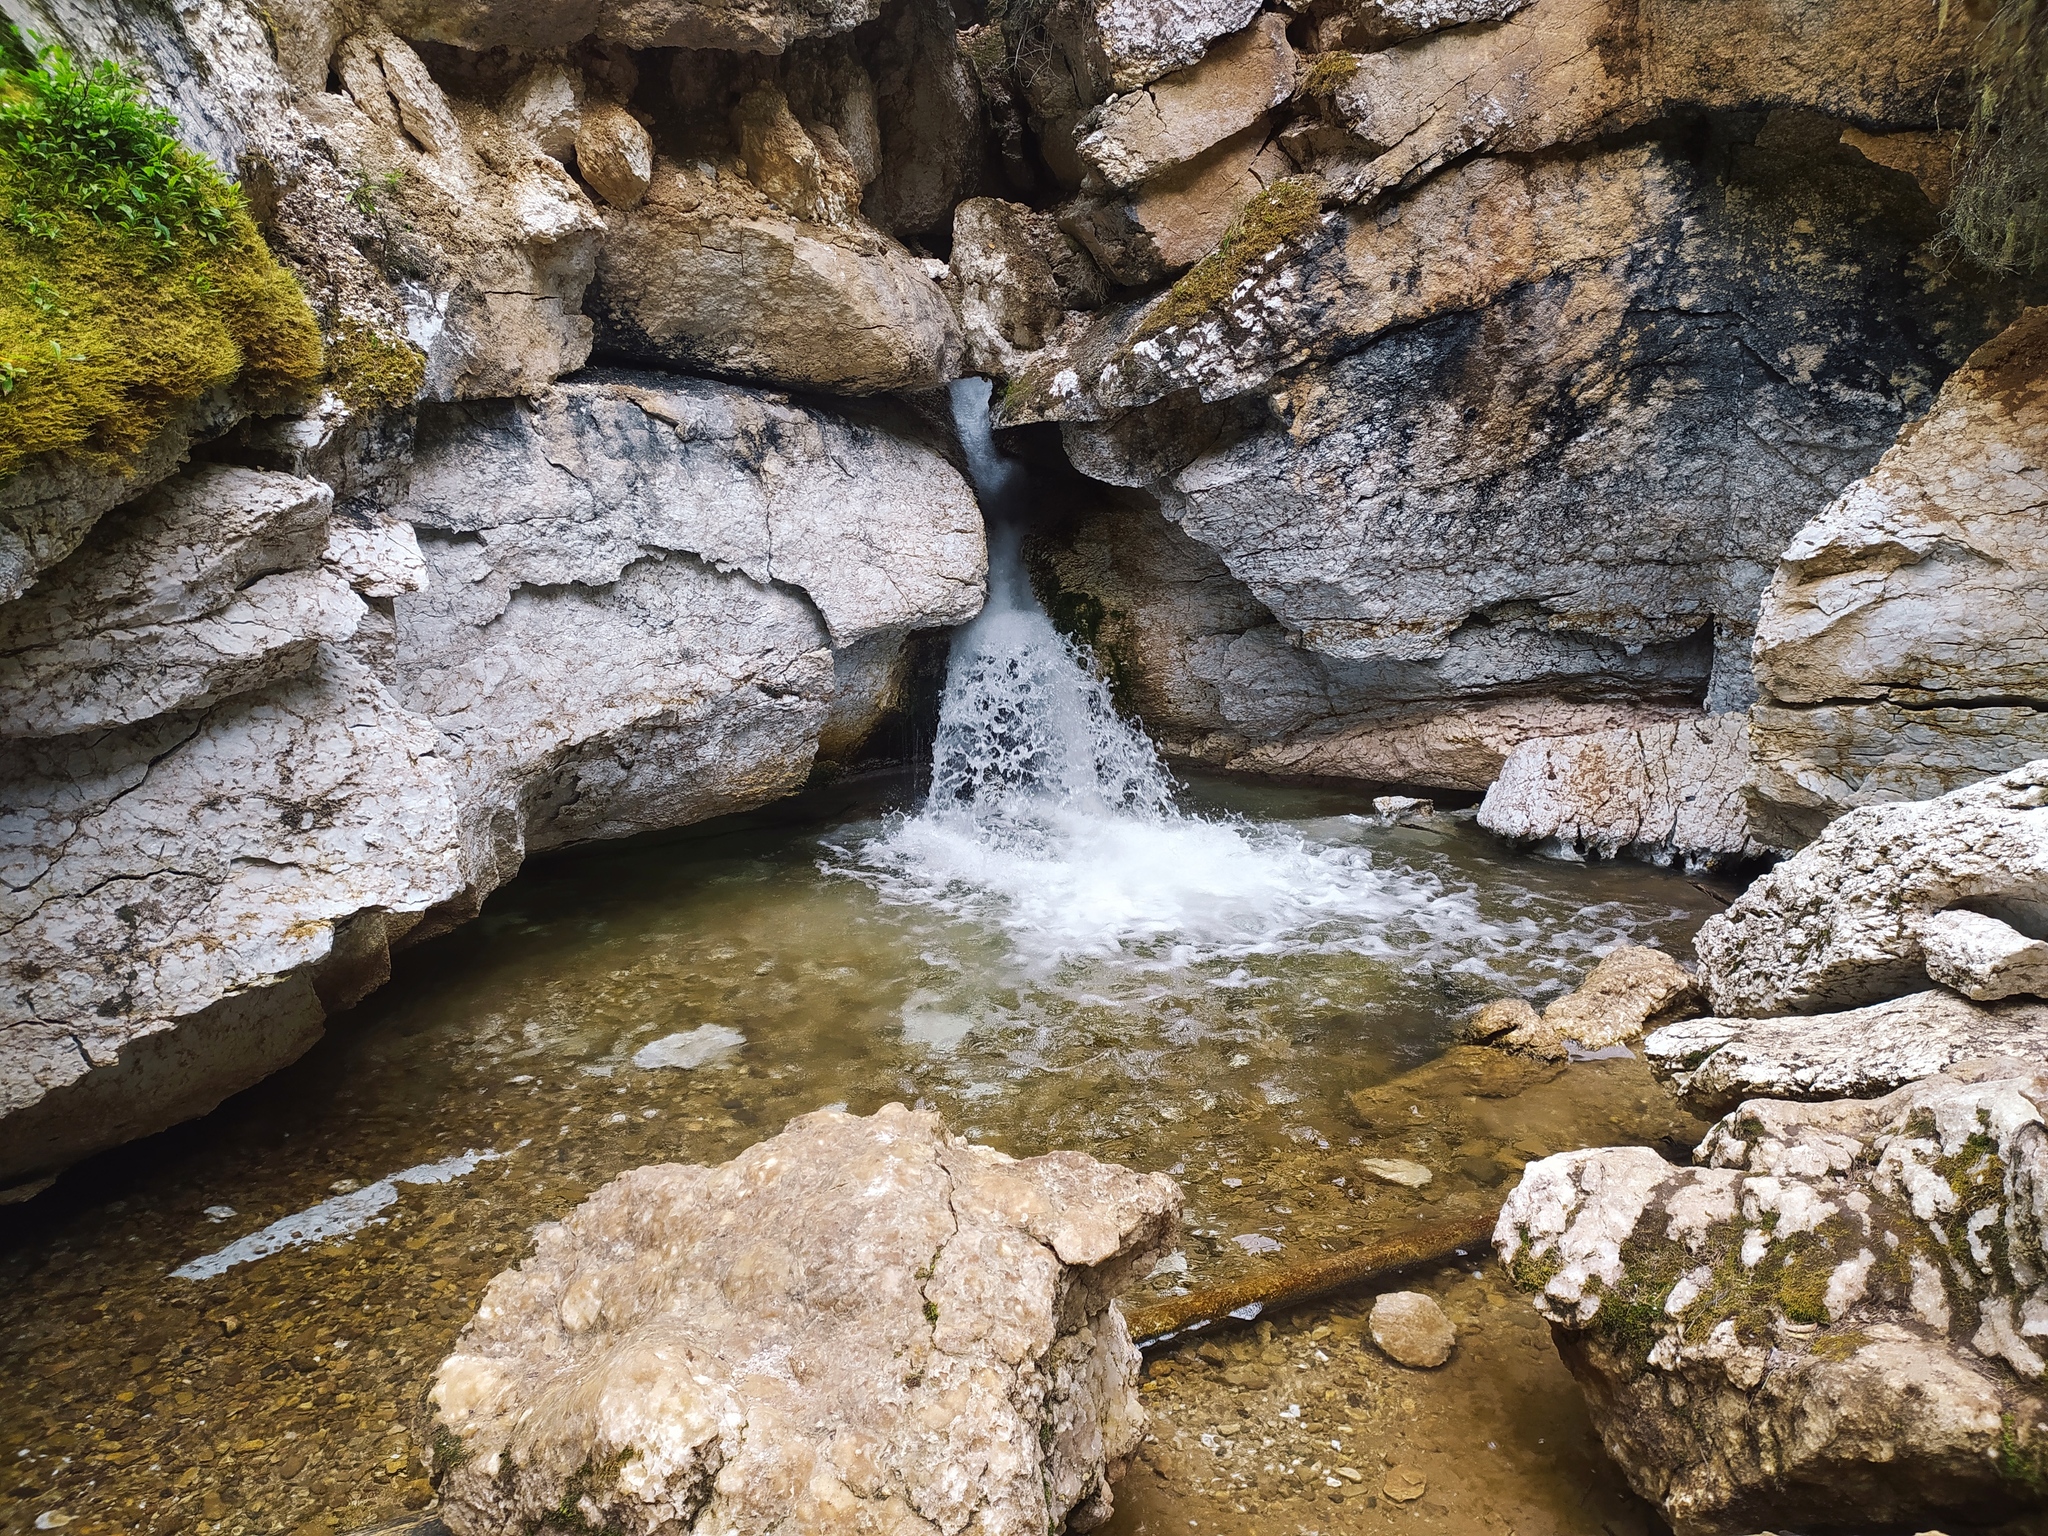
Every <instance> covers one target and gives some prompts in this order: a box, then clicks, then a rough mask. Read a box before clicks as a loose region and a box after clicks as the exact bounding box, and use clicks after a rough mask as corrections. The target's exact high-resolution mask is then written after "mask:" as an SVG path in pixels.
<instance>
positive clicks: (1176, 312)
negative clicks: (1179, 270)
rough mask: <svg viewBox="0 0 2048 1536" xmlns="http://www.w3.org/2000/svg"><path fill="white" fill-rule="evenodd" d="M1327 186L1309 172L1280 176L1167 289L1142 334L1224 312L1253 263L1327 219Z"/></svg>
mask: <svg viewBox="0 0 2048 1536" xmlns="http://www.w3.org/2000/svg"><path fill="white" fill-rule="evenodd" d="M1322 217H1323V189H1322V185H1321V183H1320V182H1318V181H1316V180H1315V179H1314V178H1312V177H1308V176H1289V177H1287V178H1285V179H1284V180H1281V181H1276V182H1274V183H1273V185H1272V186H1270V187H1268V188H1266V190H1265V191H1263V192H1261V193H1260V194H1259V195H1258V196H1257V197H1255V198H1253V199H1252V200H1251V201H1250V202H1248V203H1246V204H1245V205H1244V207H1243V209H1242V210H1241V211H1240V212H1239V213H1238V215H1237V217H1236V218H1235V219H1233V220H1232V221H1231V225H1230V228H1229V229H1227V230H1225V231H1224V234H1223V239H1222V241H1221V242H1220V243H1219V244H1218V245H1217V247H1216V249H1215V250H1213V251H1211V252H1210V253H1209V254H1208V255H1207V256H1204V257H1203V258H1202V259H1201V260H1200V261H1198V262H1196V263H1195V265H1194V266H1192V267H1190V268H1189V269H1188V270H1187V272H1186V273H1185V274H1183V275H1182V277H1181V279H1180V281H1178V282H1177V283H1175V284H1174V285H1173V286H1172V287H1171V288H1169V289H1167V291H1166V293H1165V294H1164V296H1162V297H1161V298H1160V299H1159V301H1158V302H1157V303H1155V304H1154V305H1153V306H1152V308H1151V310H1150V311H1149V312H1148V313H1147V314H1146V315H1145V318H1144V319H1143V320H1142V321H1141V322H1140V323H1139V326H1138V331H1137V335H1138V337H1140V338H1142V337H1145V336H1154V335H1157V334H1158V333H1159V332H1161V331H1166V330H1172V329H1173V328H1174V327H1176V326H1189V325H1195V324H1198V323H1199V322H1201V321H1203V320H1207V319H1209V318H1211V317H1213V316H1214V315H1216V314H1217V313H1219V312H1220V311H1221V310H1222V309H1223V306H1224V305H1225V304H1227V303H1229V302H1230V296H1231V295H1232V294H1233V293H1235V292H1236V291H1237V285H1238V284H1239V283H1241V282H1243V281H1244V279H1245V277H1246V275H1247V274H1248V273H1249V272H1250V270H1251V268H1252V265H1253V263H1255V262H1258V261H1261V260H1263V259H1264V258H1265V257H1267V256H1269V255H1271V254H1272V253H1273V252H1274V251H1276V250H1278V249H1279V248H1280V247H1281V246H1283V245H1285V244H1286V243H1287V242H1289V241H1290V240H1299V239H1300V238H1302V237H1303V236H1304V235H1307V234H1308V233H1310V232H1311V231H1312V230H1314V229H1315V228H1316V227H1317V226H1318V225H1319V224H1321V222H1322Z"/></svg>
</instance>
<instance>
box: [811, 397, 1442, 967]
mask: <svg viewBox="0 0 2048 1536" xmlns="http://www.w3.org/2000/svg"><path fill="white" fill-rule="evenodd" d="M986 391H987V385H986V384H985V383H983V382H982V381H980V380H969V381H963V384H962V385H961V386H956V389H955V392H954V413H955V419H956V421H957V422H958V424H959V427H960V433H961V438H962V441H963V442H964V443H965V444H966V447H967V455H968V461H969V467H970V470H971V472H972V477H973V479H974V483H975V489H976V491H977V493H978V494H979V495H980V496H981V498H982V502H983V506H984V508H985V509H986V510H987V511H988V513H989V515H990V518H991V525H992V526H991V535H990V576H989V587H990V597H989V603H988V606H987V608H986V609H985V610H984V611H983V613H982V614H981V615H980V617H978V618H977V619H975V621H974V622H973V623H972V624H970V625H968V626H967V627H966V629H964V630H963V631H961V633H960V634H959V635H958V637H956V639H955V640H954V643H953V653H952V657H951V660H950V662H949V665H948V667H947V674H946V687H945V692H944V695H943V697H942V700H941V703H940V708H939V725H938V732H937V738H936V741H935V743H934V749H933V759H932V788H931V793H930V795H929V797H928V798H927V800H926V802H925V805H924V807H923V808H922V809H921V810H920V811H919V812H918V813H917V814H916V815H914V816H910V817H905V818H902V819H899V820H898V821H897V822H895V823H894V824H893V825H891V826H890V827H889V828H888V829H887V830H886V831H885V832H884V834H883V835H882V836H880V837H877V838H873V839H871V840H869V841H867V842H866V843H864V844H863V845H862V846H861V847H859V848H858V849H857V850H852V851H850V852H845V854H844V856H843V857H842V858H841V859H840V860H839V861H838V862H836V863H828V865H827V868H828V869H830V870H831V871H833V872H835V873H839V874H845V875H851V876H853V877H855V878H857V879H860V880H862V881H864V882H865V883H867V884H868V885H870V886H872V887H873V888H874V889H875V890H876V892H877V893H878V894H879V895H880V896H881V897H882V898H883V899H884V900H885V901H887V902H890V903H892V904H911V905H917V906H922V907H925V908H928V909H935V910H936V911H938V912H940V913H942V914H944V915H946V916H949V917H954V918H958V919H961V920H964V921H970V922H974V923H977V924H980V925H982V926H984V927H988V928H993V929H996V930H999V931H1001V932H1002V933H1004V934H1005V935H1006V936H1007V938H1008V940H1009V942H1010V945H1011V948H1012V950H1013V955H1014V958H1015V959H1016V960H1017V961H1019V962H1021V963H1022V964H1023V965H1024V967H1025V969H1026V970H1027V971H1028V972H1034V973H1037V974H1039V975H1041V976H1042V975H1044V974H1045V973H1046V972H1047V971H1048V970H1050V969H1051V968H1054V967H1056V966H1058V965H1059V964H1061V963H1062V962H1064V961H1067V960H1069V959H1072V958H1075V957H1078V956H1083V955H1090V956H1104V955H1121V956H1123V957H1125V958H1127V959H1129V960H1133V961H1137V962H1141V963H1142V964H1143V965H1144V966H1146V967H1148V968H1153V969H1181V968H1184V967H1186V966H1188V965H1190V964H1197V963H1203V962H1208V961H1213V960H1234V959H1242V958H1247V957H1250V956H1253V955H1272V954H1281V953H1301V952H1323V953H1330V952H1336V951H1345V952H1350V953H1353V954H1360V955H1374V956H1383V957H1385V958H1387V959H1390V960H1392V959H1397V958H1399V957H1401V956H1402V955H1404V954H1411V953H1413V952H1414V951H1415V950H1416V949H1417V948H1418V947H1420V946H1433V945H1438V944H1442V943H1445V942H1449V943H1452V944H1453V946H1454V947H1455V946H1456V941H1458V940H1459V939H1463V940H1466V941H1468V942H1469V941H1472V940H1474V939H1476V938H1477V937H1478V935H1477V933H1476V932H1475V930H1476V929H1477V927H1478V926H1479V919H1478V914H1477V909H1476V906H1475V904H1474V901H1473V899H1472V896H1471V893H1470V892H1469V891H1465V890H1457V889H1447V888H1446V887H1445V885H1444V883H1443V882H1442V881H1441V880H1440V879H1438V878H1437V877H1436V876H1434V875H1432V874H1428V873H1425V872H1421V871H1417V870H1413V869H1408V868H1403V867H1395V868H1389V869H1381V868H1378V867H1376V866H1375V864H1374V861H1373V856H1372V853H1371V851H1370V850H1369V849H1367V848H1364V847H1362V846H1360V845H1359V844H1358V843H1357V842H1356V841H1355V840H1351V839H1347V838H1346V837H1344V836H1342V835H1338V836H1334V837H1324V838H1318V837H1312V836H1310V835H1308V834H1306V833H1304V832H1303V831H1302V830H1301V829H1299V828H1296V827H1291V826H1286V825H1284V824H1283V825H1254V824H1252V823H1249V822H1245V821H1241V820H1238V819H1235V818H1230V819H1209V818H1205V817H1200V816H1194V815H1189V814H1187V813H1185V812H1184V811H1183V810H1182V809H1181V808H1180V807H1179V806H1178V805H1177V804H1176V802H1175V785H1174V782H1173V780H1172V778H1171V776H1170V775H1169V774H1168V773H1167V771H1166V769H1165V767H1164V765H1163V764H1162V763H1161V762H1160V760H1159V754H1158V752H1157V751H1156V750H1155V748H1154V747H1153V744H1152V742H1151V740H1150V739H1149V738H1148V737H1147V736H1146V735H1145V733H1144V732H1143V731H1142V730H1141V729H1140V728H1139V727H1138V726H1137V725H1135V724H1134V723H1132V722H1131V721H1129V720H1126V719H1125V718H1123V717H1122V716H1121V715H1119V714H1118V713H1117V711H1116V708H1115V705H1114V702H1113V700H1112V698H1111V695H1110V690H1109V687H1108V685H1107V683H1106V682H1105V681H1104V680H1103V679H1102V677H1101V676H1100V675H1099V672H1098V669H1097V668H1096V666H1095V661H1094V657H1093V656H1092V655H1090V654H1089V652H1088V651H1087V649H1086V648H1085V647H1083V646H1080V645H1078V644H1076V643H1075V642H1074V641H1072V640H1070V639H1068V638H1067V637H1065V636H1063V635H1061V634H1060V633H1059V632H1058V631H1057V630H1056V629H1055V628H1054V627H1053V624H1052V621H1051V620H1050V619H1049V618H1048V617H1047V616H1046V614H1045V611H1044V610H1043V609H1042V608H1041V607H1040V606H1039V605H1038V603H1037V601H1036V599H1035V598H1034V597H1033V595H1032V593H1031V589H1030V584H1029V581H1028V580H1027V579H1026V576H1025V573H1024V570H1023V565H1022V561H1021V559H1020V558H1019V548H1018V546H1019V540H1018V536H1017V522H1018V516H1019V511H1020V502H1021V500H1022V497H1023V495H1024V490H1025V488H1024V486H1023V484H1022V480H1021V477H1020V475H1019V473H1018V472H1017V470H1016V469H1015V467H1014V466H1011V465H1009V464H1007V463H1005V462H1004V461H1003V460H1002V458H1001V457H1000V455H998V454H997V453H996V451H995V449H994V446H993V444H992V442H991V441H990V439H989V432H988V425H987V394H986Z"/></svg>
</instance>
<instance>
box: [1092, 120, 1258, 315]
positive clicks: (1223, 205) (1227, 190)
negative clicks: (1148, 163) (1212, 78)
mask: <svg viewBox="0 0 2048 1536" xmlns="http://www.w3.org/2000/svg"><path fill="white" fill-rule="evenodd" d="M1292 174H1294V164H1293V162H1292V161H1290V160H1289V159H1288V158H1287V156H1286V154H1285V153H1284V152H1283V151H1282V150H1281V149H1280V147H1279V145H1278V144H1276V143H1274V142H1273V139H1272V134H1271V131H1270V125H1269V124H1268V123H1266V122H1264V121H1261V122H1258V123H1254V124H1253V125H1252V126H1251V127H1250V128H1247V129H1245V130H1244V131H1243V132H1242V133H1240V134H1237V135H1236V136H1234V137H1232V138H1229V139H1225V140H1224V141H1223V142H1222V143H1221V144H1218V145H1216V146H1215V147H1214V148H1213V149H1210V150H1207V151H1205V152H1204V153H1202V154H1200V155H1197V156H1196V157H1195V158H1194V159H1193V160H1190V161H1188V162H1187V163H1186V164H1184V165H1179V166H1175V167H1174V168H1173V169H1172V170H1169V171H1163V172H1161V173H1160V174H1159V175H1157V176H1155V177H1153V178H1152V179H1150V180H1149V181H1146V182H1144V183H1142V184H1141V185H1139V186H1137V187H1134V188H1131V189H1130V190H1129V191H1128V192H1126V193H1124V194H1122V195H1120V196H1104V197H1086V198H1082V199H1080V200H1079V201H1078V202H1076V203H1075V204H1073V205H1072V206H1071V207H1070V208H1068V209H1067V210H1066V211H1065V212H1064V213H1063V214H1062V215H1061V219H1060V222H1061V227H1063V228H1064V229H1066V230H1067V231H1068V232H1070V233H1071V234H1072V235H1073V236H1074V237H1075V238H1076V239H1078V240H1080V241H1081V242H1082V243H1083V244H1084V245H1086V246H1087V247H1088V250H1089V251H1090V253H1091V254H1092V255H1093V256H1094V257H1095V259H1096V261H1097V262H1099V263H1100V264H1101V266H1102V270H1103V271H1105V272H1107V273H1108V274H1109V275H1110V276H1111V277H1112V278H1114V279H1115V280H1116V281H1117V282H1118V283H1121V284H1124V285H1126V286H1137V285H1141V284H1145V283H1152V282H1157V281H1158V280H1159V279H1160V278H1163V277H1167V276H1169V275H1171V274H1174V273H1177V272H1180V271H1181V270H1183V269H1184V268H1187V267H1190V266H1193V265H1194V264H1195V263H1196V262H1198V261H1200V260H1201V259H1202V258H1203V257H1204V256H1206V255H1208V254H1209V252H1211V251H1213V250H1214V249H1215V248H1216V243H1217V241H1219V240H1221V239H1222V238H1223V233H1224V231H1225V230H1227V229H1228V228H1229V227H1230V223H1231V220H1233V219H1235V218H1236V217H1237V215H1238V213H1239V212H1240V211H1241V210H1242V209H1243V208H1244V205H1245V204H1246V203H1248V202H1250V201H1251V200H1252V199H1253V198H1254V197H1256V196H1258V195H1259V193H1261V192H1263V191H1264V190H1265V189H1266V188H1267V187H1270V186H1271V185H1272V184H1273V183H1274V182H1276V181H1279V180H1280V179H1281V178H1283V177H1286V176H1291V175H1292Z"/></svg>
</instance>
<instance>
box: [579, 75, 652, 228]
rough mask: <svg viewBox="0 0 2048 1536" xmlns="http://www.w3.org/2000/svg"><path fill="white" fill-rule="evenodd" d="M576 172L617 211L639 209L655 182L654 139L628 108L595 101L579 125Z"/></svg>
mask: <svg viewBox="0 0 2048 1536" xmlns="http://www.w3.org/2000/svg"><path fill="white" fill-rule="evenodd" d="M576 169H577V170H578V171H579V172H580V173H581V174H582V176H583V179H584V180H585V181H587V182H589V183H590V186H591V188H592V190H593V191H595V192H596V193H597V195H598V196H599V197H601V198H603V199H604V200H605V201H606V202H608V203H610V204H611V205H612V206H613V207H614V208H637V207H638V206H639V204H640V199H641V198H643V197H645V196H646V195H647V188H648V187H649V186H650V185H651V184H652V183H653V180H654V140H653V139H652V138H651V137H649V135H648V132H647V130H646V129H645V128H643V127H641V126H640V123H639V121H638V119H636V118H635V117H634V116H633V114H632V113H630V112H628V111H627V110H626V109H625V108H624V107H622V106H619V105H618V104H617V103H615V102H609V101H594V102H591V103H590V104H589V105H588V106H586V107H585V108H584V109H583V120H582V121H581V122H580V123H578V124H577V126H576Z"/></svg>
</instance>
